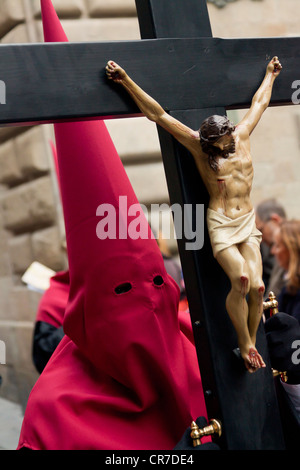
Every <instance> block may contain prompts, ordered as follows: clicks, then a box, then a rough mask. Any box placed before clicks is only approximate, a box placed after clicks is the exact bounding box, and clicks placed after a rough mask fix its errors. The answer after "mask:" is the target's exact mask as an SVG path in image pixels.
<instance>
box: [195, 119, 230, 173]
mask: <svg viewBox="0 0 300 470" xmlns="http://www.w3.org/2000/svg"><path fill="white" fill-rule="evenodd" d="M234 130H235V126H234V124H233V123H232V122H231V121H230V120H229V119H228V118H227V116H218V115H217V114H215V115H213V116H210V117H208V118H206V119H205V120H204V121H203V122H202V124H201V126H200V129H199V136H200V144H201V147H202V150H203V152H204V153H206V154H207V155H208V158H209V164H210V166H211V168H212V169H213V170H214V171H217V169H218V161H217V157H220V156H221V157H223V158H228V155H229V153H234V152H235V142H234V138H233V136H232V133H233V132H234Z"/></svg>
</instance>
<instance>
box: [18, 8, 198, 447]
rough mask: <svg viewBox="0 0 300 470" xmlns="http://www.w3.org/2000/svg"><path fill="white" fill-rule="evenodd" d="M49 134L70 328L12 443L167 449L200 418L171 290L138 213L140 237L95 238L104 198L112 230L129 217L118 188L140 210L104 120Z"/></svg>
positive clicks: (187, 329)
mask: <svg viewBox="0 0 300 470" xmlns="http://www.w3.org/2000/svg"><path fill="white" fill-rule="evenodd" d="M41 3H42V15H43V23H44V33H45V41H48V42H51V41H55V42H58V41H67V38H66V36H65V34H64V32H63V30H62V27H61V25H60V22H59V20H58V17H57V15H56V13H55V11H54V8H53V6H52V3H51V1H50V0H41ZM108 59H110V57H108ZM102 67H103V68H104V67H105V64H99V69H100V68H102ZM62 80H63V77H62ZM55 135H56V146H57V156H58V165H59V175H60V187H61V195H62V203H63V209H64V218H65V227H66V238H67V246H68V258H69V272H70V295H69V301H68V304H67V308H66V313H65V318H64V325H63V326H64V331H65V333H66V336H65V337H64V338H63V339H62V341H61V342H60V344H59V346H58V347H57V349H56V350H55V352H54V354H53V356H52V357H51V359H50V361H49V363H48V364H47V366H46V368H45V370H44V371H43V373H42V374H41V376H40V378H39V379H38V381H37V383H36V384H35V386H34V388H33V390H32V392H31V394H30V397H29V400H28V404H27V409H26V413H25V417H24V422H23V426H22V431H21V436H20V441H19V447H18V448H22V447H28V448H30V449H49V450H51V449H52V450H55V449H61V450H73V449H74V450H76V449H83V450H92V449H120V450H122V449H129V450H132V449H136V450H139V449H152V450H155V449H172V448H173V447H174V446H175V445H176V443H177V442H178V441H179V440H180V438H181V436H182V434H183V432H184V431H185V429H186V428H187V427H188V426H189V425H190V423H191V421H192V420H193V419H196V418H197V417H198V416H200V415H202V416H206V410H205V404H204V398H203V390H202V386H201V379H200V374H199V369H198V363H197V358H196V352H195V347H194V344H193V335H192V329H191V324H190V319H189V317H188V316H187V314H186V312H181V313H178V301H179V289H178V287H177V285H176V283H175V281H174V280H173V279H172V278H171V277H170V276H169V275H168V274H167V272H166V270H165V267H164V262H163V259H162V256H161V253H160V251H159V248H158V246H157V243H156V241H155V239H153V238H152V237H151V231H150V228H149V227H148V224H147V222H146V219H144V221H143V222H141V223H142V224H144V229H145V230H147V233H148V237H147V239H141V238H140V239H132V238H130V237H121V239H120V237H116V238H115V239H114V238H106V239H99V237H98V236H97V231H96V230H97V225H98V223H99V221H100V220H101V217H99V215H97V213H98V214H99V212H97V208H98V207H99V206H100V205H103V204H109V205H110V207H113V208H114V210H115V214H116V220H117V227H116V228H117V234H118V233H119V229H121V230H122V233H124V230H125V231H126V230H127V228H128V227H129V226H130V224H131V223H133V222H134V220H135V217H134V215H132V216H128V212H127V211H123V210H122V207H121V206H120V197H123V198H124V197H126V201H127V207H128V208H132V207H133V208H135V210H138V208H139V207H140V206H139V205H138V201H137V198H136V196H135V194H134V192H133V189H132V186H131V184H130V182H129V180H128V177H127V175H126V172H125V170H124V167H123V165H122V163H121V160H120V158H119V156H118V154H117V152H116V149H115V147H114V145H113V142H112V140H111V138H110V136H109V133H108V131H107V129H106V126H105V123H104V122H103V121H89V122H73V123H59V124H55ZM123 201H124V199H123ZM139 210H140V213H141V214H142V210H141V209H139ZM139 220H143V219H142V216H141V217H140V218H139ZM145 227H146V228H145Z"/></svg>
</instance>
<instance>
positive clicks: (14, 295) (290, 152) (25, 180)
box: [0, 0, 300, 406]
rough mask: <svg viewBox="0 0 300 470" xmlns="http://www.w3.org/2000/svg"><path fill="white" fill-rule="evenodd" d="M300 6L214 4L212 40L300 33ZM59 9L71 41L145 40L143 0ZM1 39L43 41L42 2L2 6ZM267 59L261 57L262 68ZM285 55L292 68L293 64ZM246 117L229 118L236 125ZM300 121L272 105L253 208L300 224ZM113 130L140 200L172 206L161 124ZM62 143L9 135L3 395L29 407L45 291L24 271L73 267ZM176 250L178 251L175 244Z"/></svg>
mask: <svg viewBox="0 0 300 470" xmlns="http://www.w3.org/2000/svg"><path fill="white" fill-rule="evenodd" d="M296 3H297V0H261V1H254V0H238V1H235V2H229V1H228V0H226V1H224V0H222V1H212V0H211V1H210V2H209V3H208V8H209V13H210V18H211V23H212V30H213V34H214V36H215V37H224V38H226V37H227V38H229V37H263V36H265V37H267V36H292V35H294V36H297V35H299V32H300V31H299V26H298V25H299V21H298V19H297V17H298V16H299V13H298V11H297V8H296ZM53 4H54V6H55V8H56V10H57V12H58V15H59V17H60V18H61V20H62V24H63V27H64V29H65V31H66V34H67V36H68V38H69V40H70V41H74V42H81V41H103V40H135V39H139V38H140V34H139V27H138V20H137V17H136V9H135V1H134V0H109V1H105V0H53ZM221 7H223V8H221ZM0 37H1V43H2V44H10V43H30V42H31V43H32V42H42V41H43V33H42V25H41V19H40V0H0ZM275 54H276V51H274V55H275ZM266 59H267V58H266V57H262V62H266ZM280 59H281V61H282V64H283V66H284V58H280ZM103 66H105V64H103ZM282 73H284V70H283V72H282ZM0 79H1V67H0ZM297 79H299V80H300V72H299V77H295V80H297ZM291 94H292V90H291ZM243 112H244V111H233V112H231V113H230V116H231V118H232V119H233V120H234V121H236V122H237V121H238V120H239V119H240V117H241V116H242V114H243ZM299 117H300V112H299V108H298V107H297V106H290V107H287V108H269V109H268V110H267V111H266V113H265V115H264V117H263V119H262V121H261V123H260V124H259V126H258V128H257V129H256V130H255V134H254V135H253V138H252V153H253V160H254V167H255V179H254V186H253V201H254V203H258V202H259V201H261V200H262V199H264V198H267V197H271V196H275V197H277V198H278V200H279V201H280V202H282V203H283V204H284V206H285V207H286V209H287V212H288V215H289V216H290V217H295V218H300V214H299V207H298V204H299V196H300V148H299V146H300V139H299V123H300V119H299ZM107 126H108V128H109V131H110V133H111V135H112V138H113V140H114V142H115V145H116V147H117V150H118V152H119V154H120V156H121V158H122V160H123V162H124V165H125V167H126V170H127V172H128V176H129V178H130V180H131V182H132V184H133V186H134V189H135V191H136V193H137V196H138V198H139V200H140V202H141V203H143V204H145V205H146V206H149V205H150V204H152V203H164V202H166V203H168V202H169V201H168V191H167V186H166V181H165V176H164V170H163V165H162V161H161V155H160V149H159V142H158V137H157V132H156V128H155V125H153V124H152V123H150V122H148V121H147V120H146V119H145V118H135V119H122V120H116V121H108V122H107ZM53 139H54V137H53V128H52V126H51V125H43V126H34V127H14V128H5V129H4V128H2V129H0V247H1V250H0V340H1V341H4V343H5V346H6V364H5V365H1V366H0V374H1V376H2V385H1V387H0V396H2V397H4V398H8V399H10V400H12V401H15V402H16V403H21V404H22V405H23V406H25V404H26V400H27V397H28V393H29V392H30V390H31V388H32V386H33V384H34V383H35V381H36V379H37V378H38V375H37V373H36V371H35V369H34V367H33V364H32V359H31V347H32V346H31V343H32V331H33V325H34V321H35V314H36V310H37V306H38V302H39V300H40V296H41V294H39V293H37V292H34V291H32V290H29V289H28V288H27V286H26V285H24V283H23V282H22V275H23V273H24V272H25V271H26V269H27V268H28V267H29V266H30V264H31V263H32V262H33V261H38V262H40V263H42V264H44V265H46V266H47V267H49V268H51V269H53V270H54V271H58V270H62V269H65V268H66V267H67V259H66V253H65V250H64V247H63V242H64V224H63V217H62V208H61V204H60V196H59V189H58V185H57V178H56V173H55V168H54V164H53V158H52V152H51V146H50V141H51V140H53ZM166 216H167V217H168V214H167V215H166ZM168 245H169V249H170V250H171V251H172V252H174V251H175V252H176V244H175V243H174V240H170V241H169V242H168Z"/></svg>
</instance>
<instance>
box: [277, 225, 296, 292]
mask: <svg viewBox="0 0 300 470" xmlns="http://www.w3.org/2000/svg"><path fill="white" fill-rule="evenodd" d="M271 252H272V254H273V255H274V256H275V257H276V259H277V262H278V264H279V265H280V266H281V267H282V268H284V269H285V270H286V272H287V285H288V287H289V288H290V289H291V290H292V289H299V288H300V221H299V220H285V221H283V222H282V224H281V225H280V226H278V227H277V229H276V230H275V231H274V243H273V246H272V250H271Z"/></svg>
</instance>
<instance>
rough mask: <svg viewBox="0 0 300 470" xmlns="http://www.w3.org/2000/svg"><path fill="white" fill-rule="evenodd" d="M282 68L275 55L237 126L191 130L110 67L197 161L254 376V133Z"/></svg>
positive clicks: (217, 119) (257, 359) (257, 279)
mask: <svg viewBox="0 0 300 470" xmlns="http://www.w3.org/2000/svg"><path fill="white" fill-rule="evenodd" d="M281 69H282V66H281V64H280V62H279V60H278V57H273V59H272V60H271V61H270V62H269V63H268V65H267V69H266V73H265V77H264V79H263V81H262V83H261V85H260V87H259V88H258V90H257V92H256V93H255V95H254V96H253V99H252V103H251V107H250V109H249V110H248V112H247V113H246V114H245V116H244V118H243V119H242V120H241V121H240V122H239V124H237V125H236V126H234V125H233V123H232V122H230V121H229V120H228V118H227V117H226V116H218V115H214V116H210V117H208V118H207V119H205V120H204V121H203V123H202V124H201V126H200V129H199V130H193V129H190V128H189V127H187V126H186V125H184V124H183V123H181V122H180V121H178V120H177V119H175V118H173V117H172V116H170V115H169V114H168V113H167V112H166V111H165V110H164V109H163V108H162V107H161V106H160V104H159V103H157V101H155V100H154V99H153V98H152V97H150V96H149V95H148V94H147V93H146V92H145V91H144V90H142V89H141V88H140V87H139V86H138V85H137V84H136V83H135V82H134V81H133V80H132V79H131V78H130V77H129V76H128V75H127V73H126V71H125V70H124V69H122V68H121V67H120V66H119V65H118V64H116V63H115V62H113V61H111V60H110V61H109V62H108V63H107V66H106V73H107V77H108V78H109V79H111V80H113V81H114V82H115V83H118V84H120V85H122V86H123V87H124V88H125V90H126V91H127V92H128V93H129V95H130V96H131V97H132V98H133V100H134V101H135V103H136V104H137V106H138V107H139V108H140V110H141V112H142V113H143V114H144V115H145V116H146V117H147V118H148V119H149V120H150V121H153V122H155V123H156V124H158V125H160V126H161V127H163V128H164V129H165V130H166V131H168V132H169V133H170V134H172V135H173V136H174V137H175V138H176V139H177V140H178V141H179V142H180V143H181V144H182V145H184V146H185V147H186V148H187V149H188V150H189V151H190V153H191V154H192V155H193V157H194V160H195V163H196V165H197V168H198V170H199V173H200V175H201V178H202V180H203V182H204V184H205V186H206V188H207V191H208V193H209V197H210V201H209V207H208V210H207V227H208V232H209V236H210V241H211V246H212V250H213V254H214V257H215V258H216V259H217V261H218V263H219V264H220V265H221V267H222V268H223V270H224V271H225V273H226V274H227V276H228V277H229V280H230V282H231V290H230V292H229V294H228V296H227V299H226V309H227V312H228V314H229V317H230V319H231V321H232V324H233V326H234V328H235V330H236V333H237V339H238V346H239V350H240V354H241V357H242V358H243V360H244V363H245V366H246V368H247V370H248V371H249V372H250V373H252V372H255V371H256V370H257V369H259V368H261V367H265V363H264V360H263V358H262V357H261V355H260V354H259V352H258V351H257V349H256V334H257V329H258V326H259V323H260V320H261V316H262V312H263V296H264V290H265V287H264V284H263V281H262V261H261V254H260V242H261V233H260V232H259V231H258V230H257V228H256V225H255V214H254V208H253V205H252V203H251V199H250V193H251V187H252V181H253V166H252V158H251V154H250V135H251V134H252V131H253V130H254V128H255V127H256V125H257V123H258V122H259V120H260V118H261V116H262V114H263V112H264V111H265V109H266V108H267V107H268V105H269V102H270V99H271V94H272V88H273V84H274V81H275V79H276V77H277V76H278V75H279V74H280V71H281ZM247 295H248V299H247Z"/></svg>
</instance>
